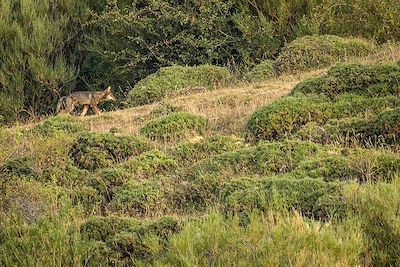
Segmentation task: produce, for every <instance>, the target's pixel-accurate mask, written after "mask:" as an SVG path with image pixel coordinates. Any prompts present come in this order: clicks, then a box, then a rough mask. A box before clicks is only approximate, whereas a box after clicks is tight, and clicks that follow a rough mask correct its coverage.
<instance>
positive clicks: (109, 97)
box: [104, 86, 116, 101]
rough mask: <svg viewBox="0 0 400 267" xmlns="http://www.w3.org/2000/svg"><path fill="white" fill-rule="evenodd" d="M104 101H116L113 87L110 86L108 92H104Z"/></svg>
mask: <svg viewBox="0 0 400 267" xmlns="http://www.w3.org/2000/svg"><path fill="white" fill-rule="evenodd" d="M104 100H114V101H115V100H116V99H115V97H114V95H113V93H112V92H111V86H108V87H107V89H106V90H104Z"/></svg>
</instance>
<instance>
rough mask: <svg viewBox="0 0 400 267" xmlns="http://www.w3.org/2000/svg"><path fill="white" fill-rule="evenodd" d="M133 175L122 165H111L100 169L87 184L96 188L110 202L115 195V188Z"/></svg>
mask: <svg viewBox="0 0 400 267" xmlns="http://www.w3.org/2000/svg"><path fill="white" fill-rule="evenodd" d="M131 177H132V175H131V174H130V173H129V172H127V171H126V170H125V169H124V168H122V167H120V166H118V167H114V168H112V167H110V168H105V169H100V170H98V171H97V172H96V173H94V174H93V175H92V177H91V178H90V179H89V180H88V182H87V184H88V185H89V186H91V187H92V188H95V189H96V190H97V192H98V194H100V195H101V196H102V197H104V199H105V201H106V202H110V201H111V199H112V197H113V196H114V189H115V188H118V187H119V186H121V185H122V184H124V183H125V182H127V181H128V180H129V179H130V178H131Z"/></svg>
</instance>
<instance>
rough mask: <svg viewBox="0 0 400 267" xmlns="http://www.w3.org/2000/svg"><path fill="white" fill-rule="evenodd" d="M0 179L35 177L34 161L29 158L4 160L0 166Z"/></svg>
mask: <svg viewBox="0 0 400 267" xmlns="http://www.w3.org/2000/svg"><path fill="white" fill-rule="evenodd" d="M0 174H1V176H2V177H1V179H4V180H5V179H13V178H22V177H26V178H30V177H35V176H37V172H36V170H35V168H34V161H33V159H32V158H29V157H22V158H16V159H9V160H6V161H5V162H4V163H3V164H2V165H1V166H0Z"/></svg>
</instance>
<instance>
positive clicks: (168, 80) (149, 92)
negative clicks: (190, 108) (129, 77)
mask: <svg viewBox="0 0 400 267" xmlns="http://www.w3.org/2000/svg"><path fill="white" fill-rule="evenodd" d="M229 79H230V73H229V71H228V70H227V69H226V68H223V67H217V66H212V65H201V66H197V67H183V66H171V67H163V68H160V69H159V70H158V71H157V72H156V73H154V74H151V75H149V76H147V77H146V78H145V79H143V80H141V81H139V82H138V83H137V84H136V85H135V87H134V88H133V89H132V91H130V93H129V95H128V99H127V102H128V103H130V104H131V105H133V106H139V105H144V104H150V103H153V102H156V101H159V100H162V99H163V98H164V97H165V96H166V95H167V94H168V93H169V92H174V91H182V90H185V89H190V87H194V86H203V87H206V88H208V89H213V88H215V87H219V86H222V85H224V84H226V82H227V81H228V80H229Z"/></svg>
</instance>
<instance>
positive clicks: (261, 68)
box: [244, 60, 276, 82]
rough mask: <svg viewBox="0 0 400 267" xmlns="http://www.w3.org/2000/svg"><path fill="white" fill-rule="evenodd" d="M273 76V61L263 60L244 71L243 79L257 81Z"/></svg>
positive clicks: (274, 72) (274, 74) (274, 73)
mask: <svg viewBox="0 0 400 267" xmlns="http://www.w3.org/2000/svg"><path fill="white" fill-rule="evenodd" d="M275 76H276V71H275V69H274V66H273V61H272V60H265V61H263V62H261V63H260V64H258V65H256V66H255V67H254V68H253V69H252V70H251V71H249V72H248V73H246V74H245V75H244V79H245V80H246V81H248V82H258V81H263V80H268V79H271V78H274V77H275Z"/></svg>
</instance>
